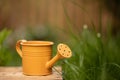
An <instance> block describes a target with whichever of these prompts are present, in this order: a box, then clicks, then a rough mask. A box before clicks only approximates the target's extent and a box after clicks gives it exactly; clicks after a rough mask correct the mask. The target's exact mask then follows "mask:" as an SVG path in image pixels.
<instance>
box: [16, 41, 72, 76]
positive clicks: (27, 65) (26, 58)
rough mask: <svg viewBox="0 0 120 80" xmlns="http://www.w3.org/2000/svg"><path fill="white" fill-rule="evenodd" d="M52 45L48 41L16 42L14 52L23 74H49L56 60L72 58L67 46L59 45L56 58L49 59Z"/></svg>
mask: <svg viewBox="0 0 120 80" xmlns="http://www.w3.org/2000/svg"><path fill="white" fill-rule="evenodd" d="M53 44H54V43H53V42H50V41H26V40H19V41H17V43H16V50H17V52H18V54H19V55H20V56H21V58H22V66H23V74H25V75H48V74H51V73H52V66H53V65H54V63H55V62H56V61H57V60H59V59H62V58H69V57H71V56H72V52H71V50H70V48H69V47H68V46H67V45H65V44H59V45H58V46H57V54H56V56H55V57H54V58H52V59H51V57H52V45H53Z"/></svg>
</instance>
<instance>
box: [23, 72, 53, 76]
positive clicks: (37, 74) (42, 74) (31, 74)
mask: <svg viewBox="0 0 120 80" xmlns="http://www.w3.org/2000/svg"><path fill="white" fill-rule="evenodd" d="M23 74H24V75H27V76H47V75H50V74H52V72H48V73H24V72H23Z"/></svg>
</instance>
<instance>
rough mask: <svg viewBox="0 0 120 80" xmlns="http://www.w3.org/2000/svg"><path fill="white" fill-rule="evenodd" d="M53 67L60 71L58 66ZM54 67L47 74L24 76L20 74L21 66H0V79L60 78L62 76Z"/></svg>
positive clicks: (52, 79)
mask: <svg viewBox="0 0 120 80" xmlns="http://www.w3.org/2000/svg"><path fill="white" fill-rule="evenodd" d="M55 69H56V70H57V71H59V72H61V68H60V67H55ZM55 69H53V73H52V74H51V75H48V76H26V75H24V74H22V68H21V67H0V80H62V76H61V75H60V74H59V73H58V72H57V71H56V70H55Z"/></svg>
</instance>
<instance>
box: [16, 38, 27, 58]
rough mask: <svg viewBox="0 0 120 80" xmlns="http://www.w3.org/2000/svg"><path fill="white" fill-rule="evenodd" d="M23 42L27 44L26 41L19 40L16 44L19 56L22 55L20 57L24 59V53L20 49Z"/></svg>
mask: <svg viewBox="0 0 120 80" xmlns="http://www.w3.org/2000/svg"><path fill="white" fill-rule="evenodd" d="M22 42H26V40H19V41H17V43H16V50H17V52H18V54H19V55H20V57H22V51H21V49H20V45H21V43H22Z"/></svg>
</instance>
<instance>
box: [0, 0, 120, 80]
mask: <svg viewBox="0 0 120 80" xmlns="http://www.w3.org/2000/svg"><path fill="white" fill-rule="evenodd" d="M20 39H26V40H47V41H53V42H54V43H55V44H54V46H53V56H54V55H55V54H56V46H57V45H58V43H61V42H62V43H66V44H67V45H69V46H70V48H71V50H72V52H73V56H72V57H71V58H70V59H63V60H60V61H59V62H58V63H57V64H56V65H60V66H61V67H62V76H63V79H64V80H73V79H74V80H79V79H80V80H120V1H119V0H19V1H18V0H1V1H0V66H21V64H22V63H21V58H20V56H19V55H18V54H17V52H16V49H15V45H16V41H18V40H20Z"/></svg>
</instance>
